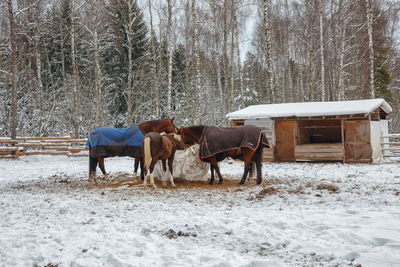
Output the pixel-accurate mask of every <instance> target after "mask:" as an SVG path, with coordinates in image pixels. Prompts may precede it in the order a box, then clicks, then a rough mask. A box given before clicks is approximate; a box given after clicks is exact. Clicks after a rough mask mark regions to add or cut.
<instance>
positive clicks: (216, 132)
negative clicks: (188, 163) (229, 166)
mask: <svg viewBox="0 0 400 267" xmlns="http://www.w3.org/2000/svg"><path fill="white" fill-rule="evenodd" d="M260 142H262V143H263V144H264V145H265V146H266V147H269V143H268V139H267V138H266V137H265V135H264V133H263V132H262V130H261V128H259V127H257V126H253V125H244V126H236V127H228V128H223V127H215V126H205V127H204V129H203V133H202V136H201V138H200V141H199V143H200V151H199V153H200V159H205V158H208V157H211V156H213V155H215V154H217V153H220V152H223V151H226V150H229V149H233V148H240V147H247V148H250V149H252V150H255V149H257V147H258V145H259V143H260Z"/></svg>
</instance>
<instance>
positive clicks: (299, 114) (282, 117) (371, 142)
mask: <svg viewBox="0 0 400 267" xmlns="http://www.w3.org/2000/svg"><path fill="white" fill-rule="evenodd" d="M391 111H392V108H391V107H390V106H389V104H388V103H387V102H386V101H385V100H384V99H367V100H353V101H336V102H303V103H285V104H266V105H253V106H249V107H247V108H244V109H241V110H238V111H235V112H232V113H229V114H228V115H227V118H228V119H229V120H231V122H232V125H233V126H236V125H244V124H250V125H257V126H260V127H262V128H263V129H265V130H266V131H267V132H269V134H267V135H269V136H268V137H269V138H268V139H269V141H270V143H271V148H270V149H265V150H264V153H263V160H264V161H342V162H349V163H350V162H374V163H377V162H381V161H382V159H383V157H382V149H381V140H380V139H381V138H380V137H381V135H385V134H387V133H388V121H387V116H388V114H389V113H390V112H391Z"/></svg>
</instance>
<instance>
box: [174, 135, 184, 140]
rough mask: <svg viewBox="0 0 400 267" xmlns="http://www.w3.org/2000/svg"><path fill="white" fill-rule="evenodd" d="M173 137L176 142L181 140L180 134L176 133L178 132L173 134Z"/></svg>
mask: <svg viewBox="0 0 400 267" xmlns="http://www.w3.org/2000/svg"><path fill="white" fill-rule="evenodd" d="M174 139H175V140H176V141H178V142H181V141H182V136H181V135H178V134H174Z"/></svg>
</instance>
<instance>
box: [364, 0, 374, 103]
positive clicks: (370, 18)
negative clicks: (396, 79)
mask: <svg viewBox="0 0 400 267" xmlns="http://www.w3.org/2000/svg"><path fill="white" fill-rule="evenodd" d="M365 3H366V4H367V28H368V48H369V49H368V51H369V62H368V63H369V64H368V65H369V91H370V97H371V98H375V89H374V82H375V81H374V45H373V39H372V22H373V13H372V6H373V3H374V0H365Z"/></svg>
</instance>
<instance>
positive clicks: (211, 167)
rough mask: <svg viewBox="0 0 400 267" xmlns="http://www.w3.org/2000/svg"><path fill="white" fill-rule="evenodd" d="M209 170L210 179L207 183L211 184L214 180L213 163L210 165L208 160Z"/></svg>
mask: <svg viewBox="0 0 400 267" xmlns="http://www.w3.org/2000/svg"><path fill="white" fill-rule="evenodd" d="M210 172H211V180H210V182H209V183H208V184H210V185H212V184H213V182H214V165H212V164H211V162H210Z"/></svg>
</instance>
